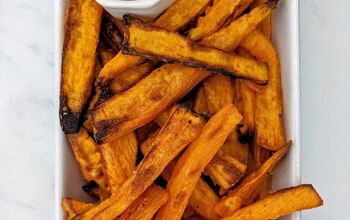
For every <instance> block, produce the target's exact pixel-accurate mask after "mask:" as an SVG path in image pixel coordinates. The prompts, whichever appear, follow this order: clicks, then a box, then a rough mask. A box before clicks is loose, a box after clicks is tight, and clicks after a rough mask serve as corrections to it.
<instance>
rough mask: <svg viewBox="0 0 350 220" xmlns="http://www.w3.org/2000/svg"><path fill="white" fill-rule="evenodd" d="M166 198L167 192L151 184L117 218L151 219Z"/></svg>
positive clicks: (122, 219)
mask: <svg viewBox="0 0 350 220" xmlns="http://www.w3.org/2000/svg"><path fill="white" fill-rule="evenodd" d="M167 199H168V193H167V191H166V190H165V189H163V188H162V187H160V186H156V185H152V186H150V187H149V188H148V189H147V190H146V191H145V192H144V193H142V194H141V196H140V197H139V198H137V199H136V200H135V201H134V202H133V203H132V204H131V205H130V206H129V207H128V208H127V209H126V210H125V211H124V212H123V213H122V214H121V216H120V217H119V218H118V219H119V220H136V219H137V220H151V219H152V218H153V216H154V214H155V213H156V212H157V211H158V209H159V207H161V206H162V205H163V204H164V203H165V202H166V201H167Z"/></svg>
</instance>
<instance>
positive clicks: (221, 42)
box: [201, 0, 278, 51]
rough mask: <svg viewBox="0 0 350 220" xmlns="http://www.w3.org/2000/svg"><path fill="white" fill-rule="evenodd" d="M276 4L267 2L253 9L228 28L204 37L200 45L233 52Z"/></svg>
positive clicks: (272, 0)
mask: <svg viewBox="0 0 350 220" xmlns="http://www.w3.org/2000/svg"><path fill="white" fill-rule="evenodd" d="M277 2H278V1H277V0H269V1H268V2H267V3H265V4H263V5H261V6H259V7H257V8H254V9H253V10H252V11H251V12H249V13H248V14H246V15H243V16H242V17H240V18H238V19H237V20H235V21H233V22H232V23H231V24H230V25H229V26H227V27H225V28H222V29H221V30H219V31H218V32H216V33H214V34H212V35H210V36H208V37H205V38H204V39H203V40H202V41H201V43H202V44H204V45H206V46H211V47H215V48H218V49H222V50H225V51H232V50H234V49H235V48H236V47H237V46H239V44H240V43H241V42H242V41H243V40H244V39H245V37H246V36H247V35H248V34H249V33H250V32H251V31H253V30H254V29H255V28H256V26H257V25H258V24H259V23H260V22H261V21H262V20H264V19H265V18H266V17H267V16H268V15H270V14H271V12H272V11H273V9H275V8H276V6H277Z"/></svg>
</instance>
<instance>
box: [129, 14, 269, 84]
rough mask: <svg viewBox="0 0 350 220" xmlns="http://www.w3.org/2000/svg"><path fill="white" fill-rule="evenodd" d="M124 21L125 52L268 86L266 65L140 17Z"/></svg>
mask: <svg viewBox="0 0 350 220" xmlns="http://www.w3.org/2000/svg"><path fill="white" fill-rule="evenodd" d="M124 19H125V22H126V23H127V28H126V32H125V36H124V42H123V48H122V51H123V53H127V54H134V55H140V56H144V57H147V58H151V59H156V60H162V61H174V62H177V63H180V64H184V65H187V66H192V67H200V68H204V69H207V70H210V71H215V72H218V73H224V74H227V75H231V76H235V77H240V78H246V79H250V80H252V81H254V82H255V83H257V84H262V85H265V84H266V83H267V81H266V80H267V69H266V66H265V64H263V63H259V62H257V61H255V60H252V59H247V58H244V57H240V56H236V55H233V54H231V53H227V52H224V51H222V50H219V49H215V48H213V47H208V46H203V45H200V44H198V43H194V42H192V41H191V40H189V39H188V38H186V37H184V36H182V35H180V34H177V33H174V32H170V31H167V30H165V29H161V28H158V27H156V26H154V25H151V24H149V23H146V22H144V21H142V20H140V19H137V18H136V17H132V16H125V17H124Z"/></svg>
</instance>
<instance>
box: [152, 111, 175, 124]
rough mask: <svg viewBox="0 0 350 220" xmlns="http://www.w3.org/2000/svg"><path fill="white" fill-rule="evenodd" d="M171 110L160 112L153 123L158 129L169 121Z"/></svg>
mask: <svg viewBox="0 0 350 220" xmlns="http://www.w3.org/2000/svg"><path fill="white" fill-rule="evenodd" d="M172 110H173V108H169V109H167V110H166V111H164V112H162V114H160V115H159V116H158V117H157V118H156V119H154V121H155V122H156V123H157V124H158V126H159V127H163V125H164V124H165V123H166V121H167V120H168V119H169V116H170V115H171V114H172V112H171V111H172Z"/></svg>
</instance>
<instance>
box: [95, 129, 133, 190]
mask: <svg viewBox="0 0 350 220" xmlns="http://www.w3.org/2000/svg"><path fill="white" fill-rule="evenodd" d="M137 148H138V146H137V140H136V135H135V134H134V132H131V133H129V134H126V135H124V136H122V137H120V138H118V139H116V140H113V141H111V142H108V143H106V144H104V145H101V146H100V151H101V155H102V168H103V171H104V175H105V178H106V182H107V184H108V186H109V188H110V190H111V192H114V191H116V190H118V189H119V187H120V186H121V185H122V184H123V183H124V182H125V180H127V179H128V178H129V177H130V176H131V175H132V173H133V171H134V170H135V167H136V155H137Z"/></svg>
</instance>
